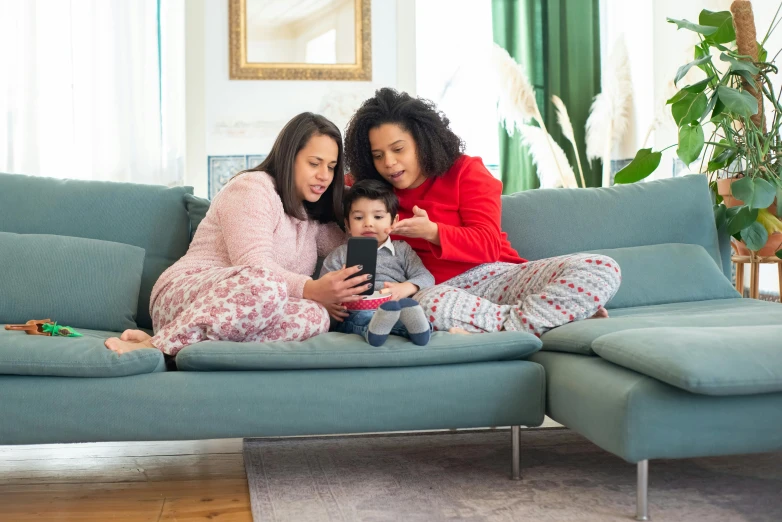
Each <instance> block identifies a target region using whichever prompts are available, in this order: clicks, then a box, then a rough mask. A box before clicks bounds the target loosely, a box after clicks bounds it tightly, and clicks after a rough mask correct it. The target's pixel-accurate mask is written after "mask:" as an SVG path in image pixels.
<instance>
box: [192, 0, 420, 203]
mask: <svg viewBox="0 0 782 522" xmlns="http://www.w3.org/2000/svg"><path fill="white" fill-rule="evenodd" d="M414 1H415V0H372V81H371V82H347V81H275V80H229V79H228V61H229V56H228V1H227V0H188V2H187V4H186V8H187V10H188V13H187V27H186V41H187V53H188V55H187V67H188V69H187V80H188V83H187V97H188V100H187V110H188V165H187V176H186V179H185V182H186V184H188V185H192V186H193V187H195V189H196V194H198V195H202V196H205V195H206V187H207V179H206V176H207V173H206V163H207V156H214V155H228V154H261V153H265V152H267V151H268V150H269V148H270V147H271V145H272V143H273V141H274V138H275V137H276V136H277V133H278V132H279V130H280V129H281V128H282V126H283V125H284V124H285V122H287V121H288V120H289V119H290V118H292V117H293V116H295V115H296V114H298V113H300V112H304V111H313V112H320V113H322V114H324V115H326V116H327V117H330V118H331V119H332V120H333V121H334V122H335V123H337V125H339V126H340V127H341V128H343V129H344V124H345V123H347V119H348V118H349V116H350V115H351V114H352V113H353V111H354V110H355V109H356V108H358V105H360V103H361V102H362V101H363V100H364V99H366V98H367V97H369V96H371V95H372V94H373V92H374V90H375V89H376V88H378V87H381V86H391V87H396V88H399V89H403V90H404V89H407V88H408V87H409V86H410V85H411V82H412V85H414V81H415V59H414V58H415V56H414V54H413V55H412V57H411V54H410V53H411V51H414V47H412V48H411V47H410V45H409V41H410V39H412V40H413V42H414V39H415V19H414V15H415V9H414V5H415V4H414ZM411 4H412V9H411ZM199 55H200V58H199ZM399 77H401V81H399Z"/></svg>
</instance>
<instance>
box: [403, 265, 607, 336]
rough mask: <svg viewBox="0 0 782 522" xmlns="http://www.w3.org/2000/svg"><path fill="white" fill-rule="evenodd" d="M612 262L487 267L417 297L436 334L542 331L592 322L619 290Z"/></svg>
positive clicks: (538, 332)
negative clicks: (585, 321) (456, 330)
mask: <svg viewBox="0 0 782 522" xmlns="http://www.w3.org/2000/svg"><path fill="white" fill-rule="evenodd" d="M621 280H622V273H621V271H620V269H619V266H618V265H617V264H616V261H614V260H613V259H611V258H610V257H606V256H600V255H596V254H574V255H568V256H561V257H552V258H549V259H540V260H538V261H530V262H528V263H523V264H520V265H517V264H513V263H487V264H484V265H480V266H477V267H475V268H473V269H471V270H468V271H467V272H465V273H463V274H461V275H458V276H456V277H454V278H451V279H449V280H448V281H445V282H444V283H442V284H439V285H436V286H433V287H430V288H427V289H425V290H422V291H420V292H418V293H417V294H416V295H415V299H416V300H417V301H418V302H419V303H421V306H422V307H423V309H424V311H425V312H426V314H427V315H428V316H429V320H430V321H431V322H432V323H433V324H434V328H435V330H448V329H449V328H453V327H459V328H463V329H465V330H467V331H468V332H473V333H483V332H496V331H498V330H510V331H523V332H529V333H532V334H535V335H537V336H538V337H540V336H541V335H542V334H543V333H544V332H546V331H548V330H550V329H552V328H555V327H557V326H561V325H563V324H566V323H569V322H571V321H580V320H581V319H586V318H589V317H592V316H593V315H594V314H595V313H596V312H597V311H598V309H599V308H600V307H601V306H602V305H604V304H605V303H607V302H608V300H609V299H611V298H612V297H613V296H614V294H615V293H616V291H617V290H618V289H619V283H620V282H621Z"/></svg>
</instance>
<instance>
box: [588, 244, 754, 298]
mask: <svg viewBox="0 0 782 522" xmlns="http://www.w3.org/2000/svg"><path fill="white" fill-rule="evenodd" d="M589 252H590V253H595V254H603V255H606V256H609V257H612V258H613V259H614V260H616V262H617V263H618V264H619V266H620V267H621V269H622V284H621V285H620V286H619V290H618V291H617V293H616V295H615V296H614V297H613V298H612V299H611V300H610V301H609V302H608V303H607V305H606V308H608V309H612V308H630V307H635V306H647V305H656V304H665V303H679V302H683V301H707V300H709V299H728V298H735V297H741V295H740V294H739V293H738V292H737V291H736V289H735V288H733V285H731V284H730V281H728V279H727V278H726V277H725V275H724V274H723V273H722V269H721V268H720V267H719V266H718V265H717V264H716V263H715V262H714V259H713V258H712V257H711V256H710V255H709V254H708V252H706V249H704V248H703V247H702V246H700V245H688V244H682V243H665V244H661V245H647V246H638V247H626V248H608V249H602V250H590V251H589Z"/></svg>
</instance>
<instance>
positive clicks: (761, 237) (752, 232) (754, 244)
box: [741, 221, 768, 251]
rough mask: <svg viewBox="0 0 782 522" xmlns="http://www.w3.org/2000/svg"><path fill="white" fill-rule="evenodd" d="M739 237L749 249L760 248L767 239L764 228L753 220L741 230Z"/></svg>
mask: <svg viewBox="0 0 782 522" xmlns="http://www.w3.org/2000/svg"><path fill="white" fill-rule="evenodd" d="M741 239H742V240H743V241H744V243H745V244H746V245H747V248H749V249H750V250H755V251H757V250H760V249H761V248H763V247H764V246H765V244H766V241H768V232H766V228H765V227H764V226H763V225H761V224H760V223H758V222H757V221H755V222H754V223H752V224H751V225H750V226H748V227H747V228H744V229H742V230H741Z"/></svg>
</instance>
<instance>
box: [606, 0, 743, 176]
mask: <svg viewBox="0 0 782 522" xmlns="http://www.w3.org/2000/svg"><path fill="white" fill-rule="evenodd" d="M600 8H601V31H602V32H601V35H600V37H601V42H600V43H601V59H602V62H603V64H606V63H607V62H608V56H609V54H610V53H611V50H612V48H613V46H614V44H615V42H616V41H617V39H618V38H620V37H624V40H625V44H626V46H627V51H628V56H629V58H630V69H631V71H630V74H631V78H632V83H633V111H632V114H631V123H630V132H628V133H627V134H626V135H625V136H624V138H623V139H622V141H621V142H620V144H619V146H618V147H617V148H616V149H615V150H614V154H613V158H614V159H622V158H632V157H633V156H635V153H636V151H637V150H638V149H639V148H641V147H642V146H644V140H645V139H646V136H647V134H648V132H649V128H650V127H651V126H652V123H653V122H654V121H655V118H661V121H662V124H660V125H659V126H657V129H656V130H655V131H654V132H653V133H652V134H651V135H650V136H649V139H648V141H647V142H646V145H645V146H646V147H654V148H655V149H657V150H659V149H662V148H664V147H667V146H668V145H671V144H674V143H676V142H677V129H676V125H675V124H674V122H673V119H672V118H671V117H670V107H668V106H666V105H665V101H666V100H667V99H668V98H670V97H671V96H672V95H673V94H675V93H676V90H677V89H676V88H675V87H674V86H673V85H672V82H673V78H674V76H675V75H676V70H677V69H678V68H679V67H680V66H681V65H684V64H685V63H687V62H689V61H691V60H692V59H693V44H694V43H696V42H697V37H696V36H694V34H693V33H692V32H690V31H686V30H681V31H677V30H676V26H675V25H674V24H672V23H669V22H667V20H666V18H677V19H687V20H690V21H692V22H695V23H697V21H698V14H699V13H700V12H701V10H702V9H709V10H711V11H726V10H728V9H729V8H730V0H701V1H699V2H683V1H681V0H633V1H632V2H626V1H624V0H602V2H601V5H600ZM698 79H700V78H698ZM680 86H681V85H680ZM674 158H676V152H675V147H674V148H673V149H670V150H668V151H667V152H666V154H665V156H664V159H663V161H662V162H661V164H660V168H659V169H658V171H657V172H655V174H653V175H652V178H660V177H670V175H671V162H672V160H673V159H674Z"/></svg>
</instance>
